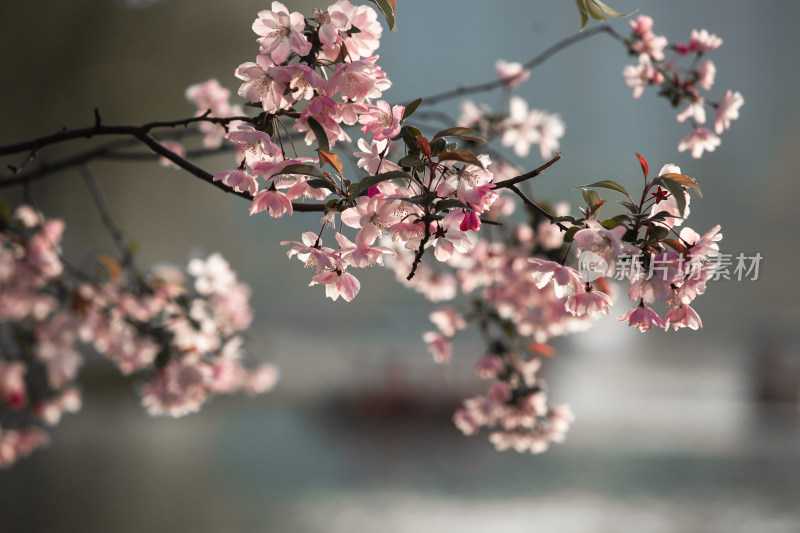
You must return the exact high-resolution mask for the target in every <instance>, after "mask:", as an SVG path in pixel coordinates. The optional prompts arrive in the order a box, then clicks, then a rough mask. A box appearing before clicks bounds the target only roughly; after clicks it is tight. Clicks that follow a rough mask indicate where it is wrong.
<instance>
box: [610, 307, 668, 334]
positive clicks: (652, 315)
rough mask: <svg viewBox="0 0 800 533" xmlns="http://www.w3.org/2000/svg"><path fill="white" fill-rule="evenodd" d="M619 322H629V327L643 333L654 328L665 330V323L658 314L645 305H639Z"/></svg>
mask: <svg viewBox="0 0 800 533" xmlns="http://www.w3.org/2000/svg"><path fill="white" fill-rule="evenodd" d="M617 320H618V321H619V322H624V321H626V320H627V321H628V325H630V326H632V327H635V328H637V329H638V330H639V331H641V332H645V331H649V330H651V329H652V328H653V326H655V327H657V328H659V329H663V328H664V321H663V320H661V317H659V316H658V314H657V313H656V312H655V311H653V310H652V309H650V308H649V307H647V306H646V305H644V304H641V305H637V306H636V307H634V308H633V309H631V310H630V311H628V312H627V313H625V314H624V315H623V316H621V317H619V318H618V319H617Z"/></svg>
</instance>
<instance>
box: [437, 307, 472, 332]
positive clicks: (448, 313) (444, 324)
mask: <svg viewBox="0 0 800 533" xmlns="http://www.w3.org/2000/svg"><path fill="white" fill-rule="evenodd" d="M428 317H429V318H430V320H431V322H433V323H434V324H435V325H436V327H437V329H438V330H439V331H441V332H442V334H443V335H445V336H447V337H452V336H453V335H455V334H456V331H459V330H462V329H466V327H467V323H466V321H465V320H464V317H463V316H461V313H459V312H458V311H457V310H456V309H455V308H453V307H440V308H438V309H436V310H435V311H432V312H431V314H430V315H428Z"/></svg>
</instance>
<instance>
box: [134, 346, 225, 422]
mask: <svg viewBox="0 0 800 533" xmlns="http://www.w3.org/2000/svg"><path fill="white" fill-rule="evenodd" d="M211 375H212V370H211V368H210V367H209V366H208V365H206V364H203V363H200V362H199V361H196V360H194V359H191V358H186V359H185V360H184V361H181V362H174V361H173V362H171V363H169V364H168V365H167V366H165V367H164V368H163V369H162V370H160V371H159V373H158V374H157V375H156V377H155V379H153V381H150V382H148V383H145V384H144V385H143V386H142V390H141V396H142V407H144V408H145V409H146V410H147V412H148V414H150V415H151V416H162V415H167V416H172V417H181V416H185V415H188V414H190V413H196V412H197V411H199V410H200V407H201V406H202V405H203V403H205V401H206V398H207V397H208V390H207V388H206V381H207V380H209V378H210V377H211Z"/></svg>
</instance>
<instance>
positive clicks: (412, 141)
mask: <svg viewBox="0 0 800 533" xmlns="http://www.w3.org/2000/svg"><path fill="white" fill-rule="evenodd" d="M420 135H422V132H421V131H420V130H419V128H415V127H414V126H409V125H406V126H403V127H402V128H401V129H400V137H402V138H403V142H404V143H406V147H407V148H408V152H409V153H410V154H418V153H419V148H418V147H417V137H419V136H420Z"/></svg>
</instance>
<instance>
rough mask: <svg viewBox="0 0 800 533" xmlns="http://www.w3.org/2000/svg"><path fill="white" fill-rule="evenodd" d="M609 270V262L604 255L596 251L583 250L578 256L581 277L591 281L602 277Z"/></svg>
mask: <svg viewBox="0 0 800 533" xmlns="http://www.w3.org/2000/svg"><path fill="white" fill-rule="evenodd" d="M607 271H608V263H607V262H606V260H605V259H603V257H602V256H599V255H597V254H596V253H594V252H588V251H587V252H581V253H580V255H579V256H578V272H579V273H580V275H581V279H582V280H583V281H584V282H586V283H589V282H590V281H594V280H596V279H598V278H602V277H603V276H605V275H606V272H607Z"/></svg>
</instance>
